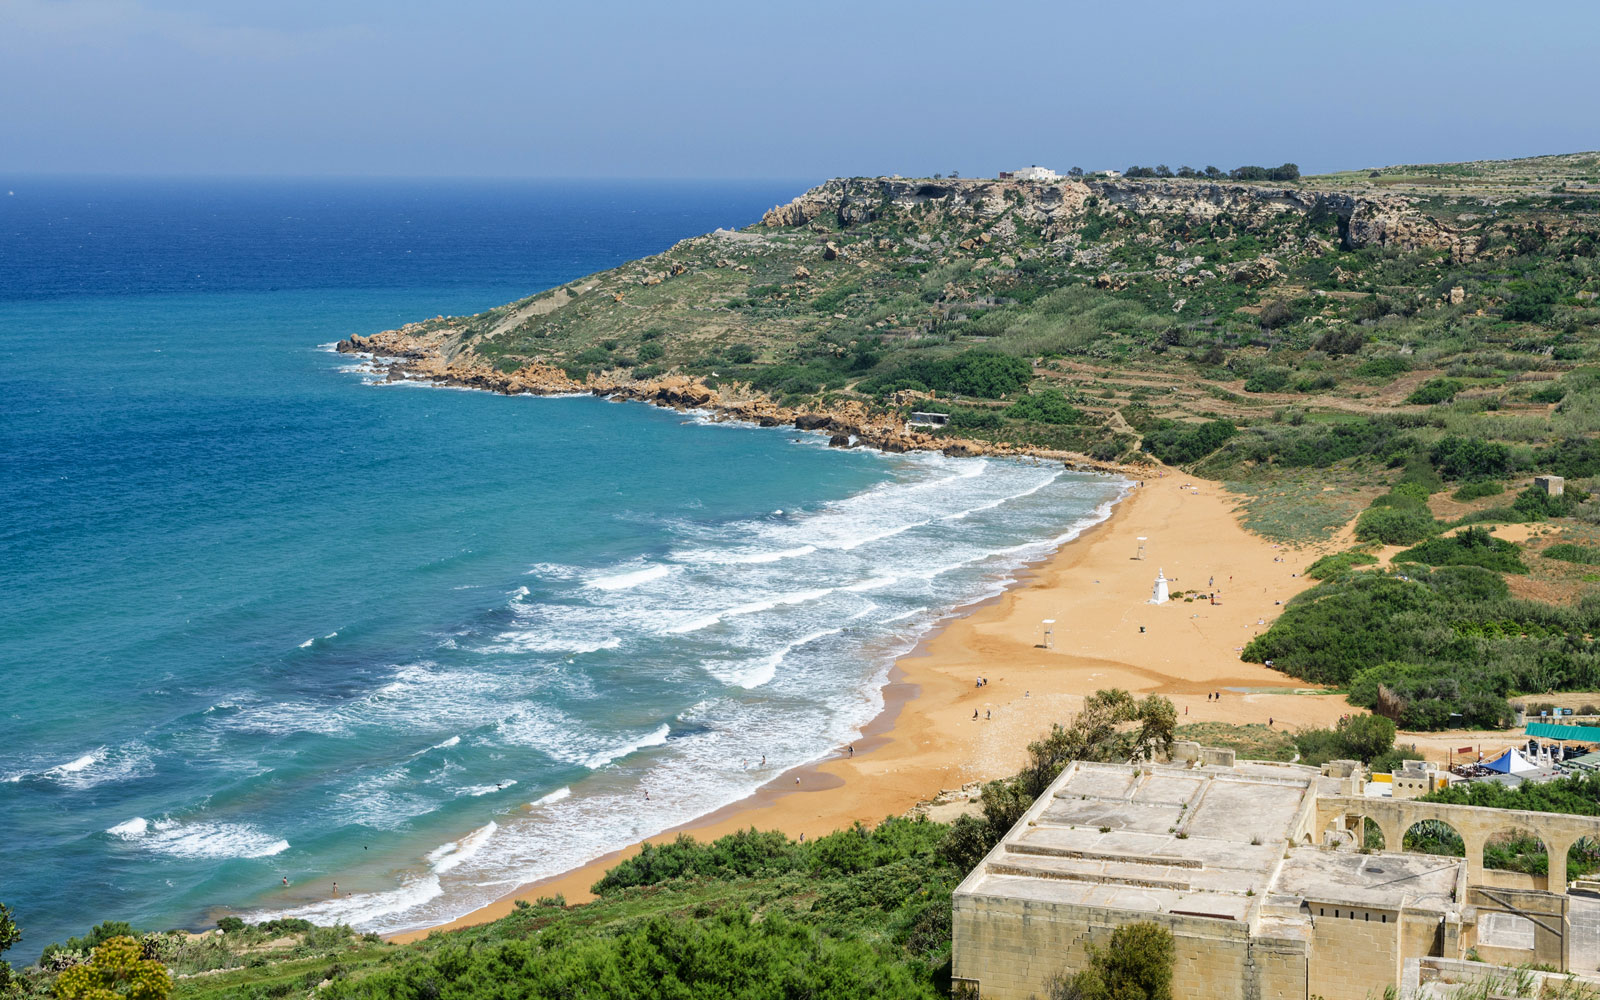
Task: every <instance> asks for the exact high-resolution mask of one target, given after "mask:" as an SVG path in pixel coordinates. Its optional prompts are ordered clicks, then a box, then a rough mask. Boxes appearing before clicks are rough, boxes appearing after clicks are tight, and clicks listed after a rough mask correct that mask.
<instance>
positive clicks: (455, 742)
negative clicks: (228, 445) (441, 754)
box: [411, 736, 461, 757]
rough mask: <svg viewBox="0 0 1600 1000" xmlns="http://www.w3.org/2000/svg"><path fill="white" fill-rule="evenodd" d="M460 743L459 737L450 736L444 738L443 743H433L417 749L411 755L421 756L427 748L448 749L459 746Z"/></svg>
mask: <svg viewBox="0 0 1600 1000" xmlns="http://www.w3.org/2000/svg"><path fill="white" fill-rule="evenodd" d="M460 745H461V737H459V736H452V737H450V738H449V739H447V740H445V741H444V742H443V743H435V744H434V745H433V746H431V747H426V748H424V749H422V750H418V751H417V752H416V753H414V754H412V755H411V756H413V757H421V756H422V755H423V754H425V753H427V752H428V751H429V750H448V749H450V748H451V747H453V746H460Z"/></svg>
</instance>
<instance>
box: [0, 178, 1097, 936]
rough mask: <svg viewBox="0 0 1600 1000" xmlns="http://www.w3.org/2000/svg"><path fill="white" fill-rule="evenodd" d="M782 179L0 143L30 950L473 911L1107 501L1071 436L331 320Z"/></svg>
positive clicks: (746, 204)
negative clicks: (418, 343) (411, 367)
mask: <svg viewBox="0 0 1600 1000" xmlns="http://www.w3.org/2000/svg"><path fill="white" fill-rule="evenodd" d="M804 186H805V185H804V184H803V183H801V182H795V183H773V182H764V183H671V184H668V183H646V182H635V183H606V184H588V183H581V182H572V183H538V184H534V183H469V182H428V183H423V182H383V183H361V182H354V181H340V182H332V181H330V182H308V181H296V182H259V181H252V182H245V181H233V182H192V181H147V180H141V181H131V180H47V179H38V178H16V177H13V178H0V609H3V612H0V902H5V903H8V904H10V905H11V906H12V907H13V909H14V910H15V911H16V913H17V916H18V921H19V923H20V924H21V925H22V927H23V929H24V932H25V934H26V937H25V939H24V943H23V944H22V945H21V946H20V947H19V949H18V952H19V957H21V958H22V959H24V960H27V959H30V958H32V956H33V955H36V954H37V952H38V950H40V949H42V948H43V946H44V945H45V944H47V943H49V942H50V941H51V940H61V939H64V938H65V937H66V936H67V935H69V934H74V933H81V932H82V931H84V930H86V929H87V928H88V927H89V926H90V925H91V924H93V923H96V922H98V921H100V920H103V919H108V918H110V919H122V920H129V921H132V922H134V923H135V924H136V925H139V926H142V927H145V928H161V927H169V926H188V927H202V926H206V925H208V923H209V922H211V921H213V920H215V919H216V917H217V916H218V915H219V914H220V913H221V912H223V911H224V910H225V909H226V910H232V911H237V912H243V913H246V914H247V915H252V916H253V915H256V914H263V913H281V912H292V913H295V914H298V915H303V916H307V917H310V918H312V919H315V920H317V921H319V922H333V921H335V920H341V921H346V922H350V923H353V924H354V925H356V926H357V927H359V928H362V929H371V930H379V931H389V930H396V929H400V928H406V927H416V926H422V925H427V924H430V923H435V922H439V921H443V920H447V919H449V918H452V917H455V916H458V915H460V914H462V913H465V912H467V911H468V910H470V909H472V908H474V907H476V906H477V905H480V904H482V903H484V902H487V901H489V900H491V899H494V898H496V897H498V896H500V895H503V894H504V893H505V892H507V891H508V890H510V889H512V888H514V887H515V886H516V885H518V884H521V883H523V882H526V881H529V880H532V879H536V878H539V877H543V876H546V875H551V874H556V873H559V872H561V871H563V870H566V869H568V868H571V867H573V866H574V865H577V864H580V863H582V862H584V861H587V860H590V859H592V858H594V857H597V856H599V855H601V854H603V853H606V852H608V851H611V850H614V849H617V848H619V847H623V846H626V845H627V844H629V843H631V842H633V841H636V840H637V839H639V838H640V837H643V836H646V835H649V834H652V833H656V832H659V831H661V830H663V829H666V828H668V827H670V826H673V825H676V824H678V823H681V822H684V821H686V820H689V819H692V818H694V817H697V816H700V815H703V814H705V813H707V812H710V811H712V810H714V809H716V808H718V807H721V806H723V805H725V804H728V803H730V802H733V801H736V800H738V799H740V798H742V797H744V796H746V795H748V794H749V793H750V792H752V791H753V790H754V789H756V788H757V787H759V786H760V785H761V784H763V783H765V782H766V781H769V780H772V779H773V778H774V777H775V776H777V775H778V774H780V773H781V772H782V771H784V770H785V769H787V768H790V767H794V766H796V765H800V764H803V763H806V762H808V761H813V760H816V759H818V758H819V757H821V756H824V755H826V754H827V753H829V752H830V751H832V750H833V749H835V748H836V747H838V746H839V745H840V744H842V743H844V742H846V741H848V740H850V739H851V738H852V736H854V735H855V734H857V733H859V731H860V729H861V727H862V726H863V725H864V724H865V723H867V722H868V721H869V720H870V719H871V718H872V717H873V716H874V715H875V714H876V713H877V712H878V711H879V710H880V709H881V707H882V698H881V687H882V684H883V682H884V680H885V678H886V676H887V672H888V669H889V666H890V664H891V662H892V660H893V659H894V657H895V656H896V655H898V654H899V653H901V652H903V651H905V650H907V649H909V648H910V646H911V645H913V644H914V643H915V641H916V639H917V638H918V636H919V635H921V634H923V633H924V632H926V630H927V629H928V628H929V627H930V626H931V625H932V624H933V623H934V622H936V621H937V620H938V619H939V618H940V617H941V616H942V615H944V614H947V613H948V612H949V610H950V609H952V608H954V607H957V606H959V605H961V604H963V603H966V602H970V601H973V600H976V599H979V598H982V597H984V596H987V595H989V594H993V593H995V592H996V591H997V590H998V589H999V588H1001V587H1002V586H1004V585H1005V584H1006V582H1008V581H1009V580H1010V579H1011V578H1012V576H1013V574H1014V573H1015V572H1016V571H1017V569H1018V568H1019V567H1020V566H1021V565H1022V564H1023V563H1024V562H1026V561H1027V560H1030V559H1033V558H1037V557H1040V556H1042V555H1044V554H1046V553H1047V552H1048V551H1050V549H1051V548H1052V547H1053V546H1055V545H1057V544H1059V543H1060V541H1061V540H1062V539H1063V538H1065V537H1070V535H1071V534H1072V533H1074V532H1075V531H1076V530H1078V529H1080V528H1081V527H1082V526H1083V525H1085V524H1087V523H1089V522H1091V521H1092V520H1094V519H1096V518H1099V517H1103V516H1104V514H1105V513H1106V511H1107V510H1109V504H1110V503H1111V501H1112V500H1113V499H1114V498H1115V497H1116V496H1117V495H1118V490H1119V484H1118V483H1116V482H1114V481H1111V480H1108V479H1104V478H1099V477H1093V476H1086V475H1079V474H1073V473H1067V472H1065V471H1064V470H1062V469H1061V468H1060V467H1059V466H1047V465H1038V464H1028V463H1024V462H1010V461H996V460H984V459H948V458H944V457H941V456H936V455H909V456H905V455H902V456H886V455H880V454H876V453H871V452H864V451H851V452H841V451H838V450H829V449H827V448H826V447H824V444H825V442H824V440H823V439H822V438H820V437H818V436H815V435H808V434H800V433H797V432H795V431H793V430H777V429H768V430H762V429H757V428H753V427H747V426H737V425H728V424H711V423H709V422H708V421H707V420H706V419H704V418H703V417H698V416H695V415H684V414H678V413H673V412H669V411H665V410H659V409H654V408H650V407H646V406H643V405H638V404H619V403H612V402H609V401H605V400H600V399H594V398H546V399H541V398H531V397H515V398H512V397H502V396H494V395H490V394H485V393H474V392H465V391H456V390H445V389H439V388H432V387H420V386H413V385H404V386H379V385H373V384H369V383H370V378H369V377H368V376H364V375H363V374H362V373H361V372H360V371H359V370H357V369H358V367H359V366H358V365H356V364H355V363H354V361H353V359H351V358H349V357H346V356H341V355H338V354H335V353H332V352H331V350H330V349H329V345H330V344H331V342H333V341H336V340H338V339H340V338H342V337H345V336H348V335H350V334H352V333H371V332H374V331H377V330H381V329H386V328H390V327H394V326H397V325H399V324H401V323H403V322H405V321H408V320H412V319H418V318H422V317H426V316H433V315H435V314H439V313H444V314H462V313H468V312H473V311H477V310H480V309H484V308H487V307H490V306H494V305H499V304H501V303H503V302H506V301H509V300H511V299H513V298H516V297H519V296H522V295H526V294H529V293H531V292H534V291H537V290H540V289H543V288H547V287H550V286H552V285H554V284H557V283H560V282H564V281H568V280H571V279H573V278H575V277H578V276H580V275H582V274H585V273H588V272H591V271H595V270H598V269H601V268H605V267H609V266H612V265H614V264H617V263H620V262H622V261H624V260H627V259H629V258H633V257H637V256H641V255H644V254H648V253H652V252H656V251H659V250H662V249H665V248H666V247H668V246H670V245H671V244H672V243H673V242H675V241H677V240H679V239H682V238H685V237H689V236H693V235H697V234H699V233H703V232H707V231H710V230H711V229H714V228H716V227H718V226H734V225H745V224H748V223H749V222H750V221H753V220H754V219H756V218H758V217H759V214H760V213H761V211H762V210H764V209H765V208H767V207H769V206H771V205H773V204H776V203H778V202H781V201H785V200H787V199H788V198H789V197H791V196H792V195H793V194H794V193H796V192H797V191H799V190H801V189H802V188H803V187H804ZM763 756H764V757H765V758H766V765H765V766H764V767H762V766H760V765H759V761H760V759H761V758H762V757H763ZM646 790H648V792H649V800H648V802H646V801H645V799H644V792H645V791H646ZM284 878H288V879H289V881H290V885H289V886H288V887H287V888H285V887H284V885H283V882H282V880H283V879H284ZM335 879H337V880H338V881H339V886H340V891H341V893H342V895H341V896H340V897H339V898H337V899H335V898H333V897H332V896H331V883H332V881H333V880H335Z"/></svg>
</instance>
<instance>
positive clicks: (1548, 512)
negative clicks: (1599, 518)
mask: <svg viewBox="0 0 1600 1000" xmlns="http://www.w3.org/2000/svg"><path fill="white" fill-rule="evenodd" d="M1587 499H1589V494H1588V493H1585V492H1584V491H1583V490H1580V489H1568V490H1566V491H1565V492H1563V493H1561V494H1560V495H1559V496H1551V495H1550V494H1548V493H1546V492H1545V491H1544V490H1541V489H1540V488H1539V487H1537V486H1530V487H1528V488H1527V489H1525V490H1523V491H1522V492H1521V493H1518V494H1517V498H1516V499H1515V500H1513V501H1512V502H1511V509H1512V510H1514V511H1516V512H1518V513H1519V514H1521V515H1522V516H1523V517H1524V518H1525V519H1527V520H1529V521H1537V520H1540V519H1542V518H1546V517H1567V516H1569V515H1570V514H1571V513H1572V509H1573V508H1574V507H1576V506H1578V504H1580V503H1583V502H1584V501H1585V500H1587Z"/></svg>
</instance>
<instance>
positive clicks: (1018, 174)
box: [1000, 164, 1061, 181]
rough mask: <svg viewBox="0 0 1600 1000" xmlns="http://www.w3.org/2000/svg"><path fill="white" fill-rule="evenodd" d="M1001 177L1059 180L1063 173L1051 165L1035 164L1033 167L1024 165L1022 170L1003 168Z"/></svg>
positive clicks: (1008, 179)
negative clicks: (1051, 167) (1056, 170)
mask: <svg viewBox="0 0 1600 1000" xmlns="http://www.w3.org/2000/svg"><path fill="white" fill-rule="evenodd" d="M1000 179H1001V180H1003V181H1058V180H1060V179H1061V175H1060V174H1058V173H1056V172H1055V171H1054V170H1051V169H1050V168H1049V167H1041V166H1038V165H1037V164H1035V165H1034V166H1031V167H1023V168H1022V169H1021V170H1002V171H1000Z"/></svg>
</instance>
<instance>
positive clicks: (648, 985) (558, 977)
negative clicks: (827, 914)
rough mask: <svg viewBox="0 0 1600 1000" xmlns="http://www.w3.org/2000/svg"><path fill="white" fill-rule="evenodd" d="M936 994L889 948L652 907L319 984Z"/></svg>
mask: <svg viewBox="0 0 1600 1000" xmlns="http://www.w3.org/2000/svg"><path fill="white" fill-rule="evenodd" d="M946 905H947V906H948V901H947V902H946ZM937 995H938V993H937V992H936V991H935V989H934V987H933V984H932V982H931V981H930V980H929V979H928V978H927V977H921V976H917V975H916V974H915V973H914V972H913V970H912V969H911V968H910V967H908V965H907V964H906V963H905V962H904V961H902V960H901V959H900V956H899V955H896V954H893V953H886V952H885V951H884V950H882V949H878V948H874V947H872V946H871V945H870V944H869V943H867V942H865V941H863V940H860V939H859V938H857V937H855V936H853V935H838V934H834V933H829V930H828V929H827V928H826V927H825V926H816V925H814V924H808V923H802V922H801V921H799V920H795V919H791V918H788V917H785V916H783V915H781V914H766V915H763V916H762V918H761V919H759V920H758V919H756V918H755V917H754V916H753V915H752V914H751V913H750V912H749V911H748V910H744V909H735V910H731V911H723V912H718V913H714V914H708V915H706V916H705V917H703V918H701V919H697V920H685V919H681V918H678V917H675V916H672V915H660V916H655V917H652V918H650V919H648V920H646V921H643V922H641V923H636V924H634V925H632V926H628V927H624V928H621V929H618V930H616V931H614V932H609V933H607V932H603V931H586V930H582V929H574V928H572V927H570V926H568V925H566V924H562V925H559V926H557V927H553V928H550V929H547V930H543V931H540V932H537V933H535V934H533V935H531V936H529V937H527V938H525V939H520V940H507V941H501V942H497V943H493V944H488V945H485V946H481V947H476V948H475V947H473V946H472V945H471V944H460V943H455V944H449V945H445V946H443V947H441V948H439V949H437V950H436V951H434V952H433V953H431V954H429V955H428V956H427V957H426V958H422V959H417V960H414V961H411V962H408V963H406V964H404V965H402V966H400V967H399V968H395V969H387V970H384V971H381V972H377V973H374V974H372V975H368V976H364V977H362V978H360V979H354V978H346V979H339V980H335V981H334V982H333V983H331V984H329V986H327V987H326V988H324V989H323V990H322V991H320V992H319V996H325V997H330V998H356V997H362V998H385V1000H387V998H393V997H407V998H416V1000H421V998H428V1000H479V998H482V997H485V996H493V997H497V998H500V1000H520V998H528V1000H534V998H552V1000H553V998H557V997H633V998H639V1000H651V998H657V997H660V998H668V997H671V998H680V997H748V998H773V1000H779V998H789V997H806V996H810V997H838V998H841V1000H849V998H862V1000H866V998H873V997H934V996H937Z"/></svg>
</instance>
